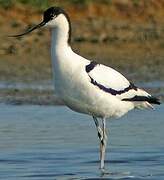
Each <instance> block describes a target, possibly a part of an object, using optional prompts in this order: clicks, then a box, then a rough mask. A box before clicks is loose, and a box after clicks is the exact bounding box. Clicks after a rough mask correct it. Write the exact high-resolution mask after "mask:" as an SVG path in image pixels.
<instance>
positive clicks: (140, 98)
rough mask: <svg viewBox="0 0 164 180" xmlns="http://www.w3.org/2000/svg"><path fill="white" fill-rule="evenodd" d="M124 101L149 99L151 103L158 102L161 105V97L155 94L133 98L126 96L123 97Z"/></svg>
mask: <svg viewBox="0 0 164 180" xmlns="http://www.w3.org/2000/svg"><path fill="white" fill-rule="evenodd" d="M122 101H147V102H149V103H151V104H158V105H160V104H161V103H160V101H159V99H157V98H156V97H153V96H148V97H146V96H134V97H132V98H125V99H122Z"/></svg>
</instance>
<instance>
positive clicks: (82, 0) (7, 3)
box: [0, 0, 112, 10]
mask: <svg viewBox="0 0 164 180" xmlns="http://www.w3.org/2000/svg"><path fill="white" fill-rule="evenodd" d="M95 2H100V1H99V0H69V1H68V0H61V1H59V0H56V1H55V2H54V0H0V7H3V8H10V7H12V6H13V5H15V4H23V5H31V6H33V7H36V8H38V9H41V10H42V9H45V8H47V7H49V6H51V5H52V4H54V3H55V4H56V5H59V4H61V5H63V4H68V3H69V4H78V5H87V4H89V3H95ZM111 2H112V0H102V1H101V3H107V4H110V3H111Z"/></svg>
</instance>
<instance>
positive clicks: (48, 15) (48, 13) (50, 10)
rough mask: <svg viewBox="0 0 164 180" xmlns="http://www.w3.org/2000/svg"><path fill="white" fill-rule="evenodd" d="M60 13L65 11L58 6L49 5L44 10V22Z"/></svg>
mask: <svg viewBox="0 0 164 180" xmlns="http://www.w3.org/2000/svg"><path fill="white" fill-rule="evenodd" d="M60 14H64V15H65V14H66V13H65V11H64V10H63V9H62V8H60V7H50V8H48V9H47V10H46V11H44V15H43V21H44V22H45V23H47V22H49V21H51V20H53V19H54V18H56V17H57V16H58V15H60Z"/></svg>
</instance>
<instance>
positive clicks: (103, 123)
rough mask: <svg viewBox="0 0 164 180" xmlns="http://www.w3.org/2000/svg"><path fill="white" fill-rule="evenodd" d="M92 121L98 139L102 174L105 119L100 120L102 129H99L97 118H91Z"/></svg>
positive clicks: (105, 136)
mask: <svg viewBox="0 0 164 180" xmlns="http://www.w3.org/2000/svg"><path fill="white" fill-rule="evenodd" d="M93 119H94V122H95V125H96V128H97V132H98V137H99V139H100V169H101V171H102V173H104V160H105V149H106V140H107V135H106V119H105V118H104V119H103V120H102V128H101V127H100V125H99V122H98V120H97V118H96V117H94V116H93Z"/></svg>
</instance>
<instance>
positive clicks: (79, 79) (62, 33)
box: [48, 14, 150, 118]
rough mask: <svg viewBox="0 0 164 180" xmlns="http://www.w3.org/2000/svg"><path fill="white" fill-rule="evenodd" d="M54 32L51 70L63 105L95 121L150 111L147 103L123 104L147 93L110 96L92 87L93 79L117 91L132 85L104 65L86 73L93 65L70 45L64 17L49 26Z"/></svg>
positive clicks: (137, 92) (130, 91)
mask: <svg viewBox="0 0 164 180" xmlns="http://www.w3.org/2000/svg"><path fill="white" fill-rule="evenodd" d="M48 26H50V27H51V28H52V45H51V56H52V67H53V74H54V85H55V93H56V95H58V97H59V98H60V99H61V100H62V102H63V103H64V104H65V105H66V106H68V107H69V108H71V109H72V110H74V111H77V112H80V113H86V114H89V115H92V116H95V117H101V118H110V117H120V116H122V115H124V114H125V113H127V112H128V111H129V110H132V109H133V108H135V107H147V106H149V105H150V104H148V103H147V102H138V103H136V102H132V101H122V99H123V98H130V97H133V96H135V95H144V96H148V95H149V94H148V93H146V92H145V91H143V90H141V89H138V90H137V91H135V90H129V91H128V92H125V93H123V94H121V95H111V94H110V93H107V92H104V91H103V90H101V89H100V88H98V87H97V86H95V85H93V84H92V83H91V80H90V77H89V76H91V77H92V78H93V79H94V80H96V82H99V83H101V84H103V85H104V86H107V87H110V88H113V89H115V90H123V89H125V88H127V87H128V86H129V84H130V83H129V81H128V80H127V79H126V78H125V77H124V76H123V75H121V74H120V73H118V72H117V71H115V70H114V69H112V68H109V67H107V66H104V65H97V66H96V67H95V68H94V69H93V70H92V71H91V72H89V73H87V72H86V69H85V68H86V65H88V64H90V61H89V60H87V59H85V58H83V57H81V56H79V55H77V54H76V53H74V52H73V51H72V49H71V47H70V46H69V45H68V43H67V40H68V30H69V24H68V22H67V19H66V18H65V16H64V15H62V14H61V15H59V16H58V17H57V18H56V19H55V21H52V22H50V23H49V24H48Z"/></svg>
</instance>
